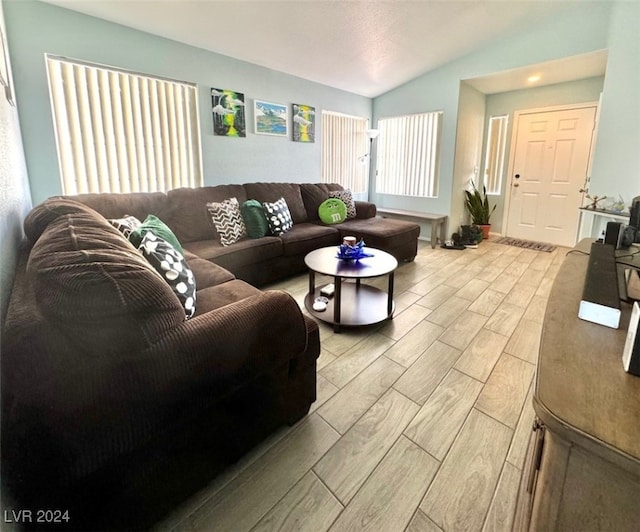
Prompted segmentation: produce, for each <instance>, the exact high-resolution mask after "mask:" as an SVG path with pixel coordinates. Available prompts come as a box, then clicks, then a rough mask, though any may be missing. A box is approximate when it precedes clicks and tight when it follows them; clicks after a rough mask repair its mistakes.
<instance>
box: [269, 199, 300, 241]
mask: <svg viewBox="0 0 640 532" xmlns="http://www.w3.org/2000/svg"><path fill="white" fill-rule="evenodd" d="M262 206H263V207H264V212H265V215H266V216H267V223H268V224H269V231H270V232H271V234H272V235H275V236H280V235H283V234H284V233H286V232H287V231H289V230H290V229H291V227H293V220H292V219H291V212H290V211H289V206H288V205H287V202H286V201H285V199H284V198H280V199H278V200H277V201H274V202H273V203H270V202H267V201H265V202H264V203H263V204H262Z"/></svg>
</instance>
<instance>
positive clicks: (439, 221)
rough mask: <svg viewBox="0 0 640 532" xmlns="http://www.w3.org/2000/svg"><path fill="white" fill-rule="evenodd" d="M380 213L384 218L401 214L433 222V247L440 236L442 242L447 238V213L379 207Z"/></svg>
mask: <svg viewBox="0 0 640 532" xmlns="http://www.w3.org/2000/svg"><path fill="white" fill-rule="evenodd" d="M377 211H378V214H379V215H380V216H381V217H382V218H388V217H393V216H399V217H401V218H410V219H412V220H416V221H418V222H429V223H430V224H431V247H432V248H435V247H436V245H437V243H438V237H439V238H440V242H442V243H443V244H444V241H445V240H446V239H447V219H448V218H449V217H448V216H447V215H446V214H432V213H430V212H418V211H405V210H402V209H387V208H384V207H383V208H380V207H378V209H377Z"/></svg>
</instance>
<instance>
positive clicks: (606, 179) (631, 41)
mask: <svg viewBox="0 0 640 532" xmlns="http://www.w3.org/2000/svg"><path fill="white" fill-rule="evenodd" d="M608 46H609V59H608V61H607V73H606V76H605V80H604V88H603V97H602V108H601V109H600V125H599V127H598V138H597V141H596V149H595V157H594V161H593V168H592V172H591V176H592V177H591V187H590V193H591V194H592V195H598V196H609V197H617V196H618V195H622V197H623V198H624V199H626V200H627V202H629V200H630V199H631V198H633V197H634V196H637V195H640V2H617V3H616V4H615V9H614V10H613V16H612V18H611V25H610V27H609V42H608Z"/></svg>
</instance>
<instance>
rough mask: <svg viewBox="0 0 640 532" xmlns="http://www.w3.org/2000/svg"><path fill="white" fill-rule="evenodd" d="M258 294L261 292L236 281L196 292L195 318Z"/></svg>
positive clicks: (247, 284)
mask: <svg viewBox="0 0 640 532" xmlns="http://www.w3.org/2000/svg"><path fill="white" fill-rule="evenodd" d="M260 293H261V291H260V290H258V289H257V288H255V287H254V286H251V285H250V284H249V283H245V282H244V281H240V280H238V279H235V280H233V281H229V282H228V283H222V284H219V285H216V286H211V287H209V288H204V289H202V290H198V311H197V313H196V316H200V315H201V314H205V313H206V312H209V311H211V310H215V309H218V308H220V307H224V306H226V305H231V304H232V303H235V302H236V301H240V300H241V299H246V298H247V297H251V296H255V295H256V294H260Z"/></svg>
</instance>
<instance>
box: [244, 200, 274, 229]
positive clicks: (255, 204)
mask: <svg viewBox="0 0 640 532" xmlns="http://www.w3.org/2000/svg"><path fill="white" fill-rule="evenodd" d="M240 212H241V213H242V219H243V220H244V225H245V227H246V228H247V235H249V238H262V237H263V236H266V235H268V234H269V222H268V221H267V217H266V215H265V213H264V208H263V207H262V203H260V202H259V201H258V200H253V199H251V200H247V201H245V202H244V203H243V204H242V206H241V207H240Z"/></svg>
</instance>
